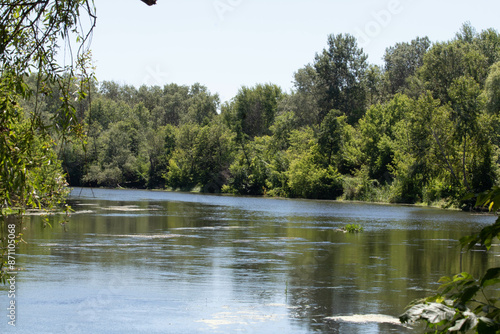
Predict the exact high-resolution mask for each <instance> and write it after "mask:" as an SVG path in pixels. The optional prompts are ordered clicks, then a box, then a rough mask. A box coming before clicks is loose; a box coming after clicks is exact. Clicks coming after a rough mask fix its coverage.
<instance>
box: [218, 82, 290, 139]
mask: <svg viewBox="0 0 500 334" xmlns="http://www.w3.org/2000/svg"><path fill="white" fill-rule="evenodd" d="M282 98H283V93H282V91H281V88H279V87H278V86H276V85H271V84H265V85H260V84H259V85H256V86H255V87H252V88H249V87H242V88H241V89H240V90H239V91H238V94H237V95H236V96H235V97H234V99H233V100H232V102H231V104H230V106H229V108H228V109H227V110H226V112H225V113H226V115H225V118H226V120H227V121H228V122H229V124H230V126H231V128H233V129H234V131H235V132H236V133H238V134H239V135H238V136H239V137H241V136H244V137H245V138H250V139H251V138H254V137H259V136H262V135H264V134H269V127H270V126H271V125H272V124H273V122H274V118H275V117H276V114H277V112H278V104H279V102H280V100H281V99H282ZM239 137H238V138H239Z"/></svg>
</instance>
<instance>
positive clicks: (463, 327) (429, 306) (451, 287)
mask: <svg viewBox="0 0 500 334" xmlns="http://www.w3.org/2000/svg"><path fill="white" fill-rule="evenodd" d="M476 204H477V206H483V205H484V206H488V207H489V209H490V210H491V211H493V212H496V211H498V210H499V209H500V188H498V187H495V188H494V189H493V190H491V191H489V192H486V193H484V194H482V195H481V196H479V197H478V199H477V202H476ZM499 237H500V217H499V218H498V219H497V221H496V222H495V224H493V225H491V226H488V227H485V228H483V229H482V230H481V232H480V233H479V234H477V235H472V236H467V237H464V238H462V239H461V240H460V243H461V245H462V247H464V248H466V249H468V250H470V249H472V248H473V247H475V246H476V245H477V244H480V245H482V246H484V247H486V249H488V250H489V249H490V247H491V241H492V240H493V239H494V238H499ZM439 282H440V283H442V285H441V286H440V288H439V289H438V292H437V294H435V295H433V296H430V297H427V298H425V299H423V300H419V301H416V302H414V303H412V304H411V305H409V308H408V309H407V311H406V312H405V313H404V314H403V315H401V316H400V320H401V322H403V323H412V322H415V321H419V320H421V321H424V322H425V323H426V324H427V328H428V331H427V333H442V334H444V333H449V332H462V333H467V332H473V333H478V334H490V333H499V332H500V297H498V289H499V287H500V267H495V268H490V269H488V270H487V271H486V273H485V274H484V275H483V276H482V277H481V278H480V279H475V278H474V277H472V276H471V275H470V274H468V273H466V272H463V273H460V274H457V275H455V276H453V277H442V278H441V279H440V281H439Z"/></svg>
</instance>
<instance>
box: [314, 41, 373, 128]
mask: <svg viewBox="0 0 500 334" xmlns="http://www.w3.org/2000/svg"><path fill="white" fill-rule="evenodd" d="M367 58H368V57H367V56H366V55H365V54H364V53H363V49H360V48H358V44H357V41H356V38H355V37H353V36H351V35H349V34H346V35H343V34H338V35H329V36H328V47H327V48H325V49H324V50H323V52H321V53H319V54H317V55H316V57H315V61H314V69H315V71H316V73H317V76H316V78H317V80H316V82H315V84H316V85H317V86H319V92H318V93H319V96H320V98H319V101H318V102H319V107H320V119H322V118H323V117H325V116H326V115H327V114H328V112H330V110H332V109H337V110H340V111H341V112H342V113H344V114H345V115H346V116H347V118H348V122H349V124H354V123H355V122H356V121H357V120H358V119H359V118H361V117H362V116H363V114H364V112H365V109H366V98H367V91H366V86H365V82H364V81H365V72H366V70H367V67H368V64H367V62H366V60H367Z"/></svg>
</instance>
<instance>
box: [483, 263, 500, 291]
mask: <svg viewBox="0 0 500 334" xmlns="http://www.w3.org/2000/svg"><path fill="white" fill-rule="evenodd" d="M499 277H500V267H496V268H490V269H488V271H486V274H485V275H484V276H483V278H482V279H481V283H480V284H481V286H482V287H487V286H489V285H493V284H496V283H498V282H499V281H498V280H496V279H498V278H499ZM495 280H496V282H495Z"/></svg>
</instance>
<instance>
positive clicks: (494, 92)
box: [485, 62, 500, 114]
mask: <svg viewBox="0 0 500 334" xmlns="http://www.w3.org/2000/svg"><path fill="white" fill-rule="evenodd" d="M485 95H486V99H487V101H486V102H487V109H488V111H489V112H490V113H492V114H500V62H497V63H495V64H494V65H493V66H491V67H490V73H489V75H488V78H487V79H486V84H485Z"/></svg>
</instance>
